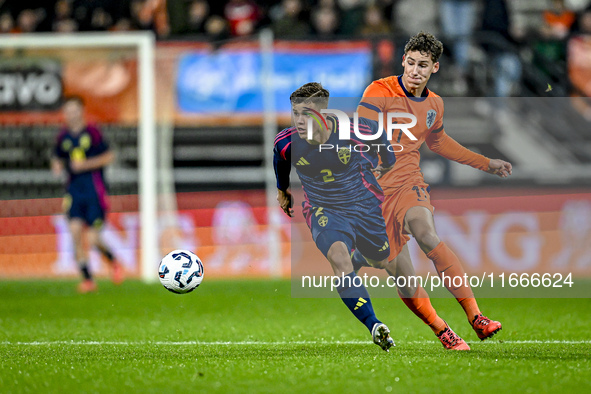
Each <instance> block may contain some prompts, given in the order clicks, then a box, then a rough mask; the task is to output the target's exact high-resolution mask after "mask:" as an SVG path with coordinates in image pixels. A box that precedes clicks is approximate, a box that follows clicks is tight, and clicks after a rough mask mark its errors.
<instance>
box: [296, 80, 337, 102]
mask: <svg viewBox="0 0 591 394" xmlns="http://www.w3.org/2000/svg"><path fill="white" fill-rule="evenodd" d="M329 95H330V93H329V92H328V90H326V89H324V88H323V87H322V85H321V84H320V83H318V82H308V83H307V84H305V85H302V86H300V87H299V88H298V89H297V90H296V91H295V92H293V93H292V94H291V96H289V101H291V103H292V104H301V103H305V102H314V103H318V104H319V106H320V107H322V108H326V107H327V106H328V97H329Z"/></svg>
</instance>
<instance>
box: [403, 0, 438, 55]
mask: <svg viewBox="0 0 591 394" xmlns="http://www.w3.org/2000/svg"><path fill="white" fill-rule="evenodd" d="M438 15H439V12H438V7H437V0H398V1H397V2H396V4H395V7H394V18H393V21H392V23H393V25H394V27H395V28H396V29H400V30H402V31H403V32H404V35H405V36H414V35H415V34H417V33H418V32H419V31H421V30H423V29H425V30H429V33H431V34H434V35H438V32H439V30H438V29H437V26H438V23H437V18H438ZM401 57H402V56H401Z"/></svg>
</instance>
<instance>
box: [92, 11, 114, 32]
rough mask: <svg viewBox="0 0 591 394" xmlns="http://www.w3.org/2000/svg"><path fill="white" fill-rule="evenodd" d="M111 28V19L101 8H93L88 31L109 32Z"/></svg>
mask: <svg viewBox="0 0 591 394" xmlns="http://www.w3.org/2000/svg"><path fill="white" fill-rule="evenodd" d="M111 26H113V17H112V16H111V14H109V13H108V12H107V11H106V10H104V9H102V8H95V9H94V10H93V11H92V15H91V16H90V29H91V30H92V31H104V30H109V29H110V28H111Z"/></svg>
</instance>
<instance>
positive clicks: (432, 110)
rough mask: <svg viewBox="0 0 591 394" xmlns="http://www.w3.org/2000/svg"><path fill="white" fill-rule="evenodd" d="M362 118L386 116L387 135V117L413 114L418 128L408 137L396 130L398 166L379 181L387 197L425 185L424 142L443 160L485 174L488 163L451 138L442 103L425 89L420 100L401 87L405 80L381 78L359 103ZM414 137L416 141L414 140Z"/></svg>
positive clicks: (407, 120) (396, 119)
mask: <svg viewBox="0 0 591 394" xmlns="http://www.w3.org/2000/svg"><path fill="white" fill-rule="evenodd" d="M357 112H358V114H359V116H360V117H364V118H368V119H373V120H376V121H379V116H380V113H383V114H384V115H383V125H384V132H386V130H387V124H388V119H387V116H386V115H385V114H387V113H405V114H412V115H414V117H415V118H416V124H415V125H414V126H412V127H408V131H409V132H410V133H409V134H411V135H408V134H407V133H406V132H404V130H402V129H394V130H393V132H392V138H391V139H390V143H391V144H392V145H394V149H395V151H396V165H395V166H394V169H393V170H392V171H390V172H388V173H386V174H385V175H384V176H382V178H381V179H380V180H379V182H380V185H381V186H382V189H383V190H384V193H385V194H392V193H394V192H395V191H396V189H398V188H400V187H401V186H403V185H405V184H409V183H416V184H420V183H424V180H423V174H422V173H421V169H420V167H419V163H420V160H421V155H420V153H419V148H420V147H421V145H422V144H423V142H427V146H428V147H429V148H430V149H431V150H432V151H434V152H436V153H439V154H440V155H441V156H443V157H445V158H447V159H450V160H454V161H457V162H459V163H462V164H468V165H471V166H472V167H475V168H478V169H480V170H483V171H486V170H487V169H488V164H489V161H490V160H489V159H487V158H486V157H484V156H482V155H479V154H477V153H474V152H472V151H470V150H469V149H466V148H465V147H463V146H462V145H460V144H458V143H457V142H456V141H455V140H453V139H452V138H451V137H449V136H448V135H447V134H446V133H445V130H444V129H443V99H442V98H441V97H439V96H438V95H436V94H435V93H433V92H431V91H430V90H429V89H427V88H425V89H424V91H423V94H422V96H421V97H414V96H413V95H412V94H410V93H409V92H408V91H407V90H406V89H405V87H404V85H403V84H402V76H392V77H387V78H382V79H379V80H377V81H374V82H372V83H371V84H370V85H369V86H368V87H367V89H365V92H364V93H363V98H362V99H361V102H360V103H359V106H358V108H357ZM392 120H393V121H392V122H391V123H398V124H408V123H411V122H413V119H412V118H411V117H409V116H404V115H401V116H396V117H394V118H393V119H392ZM412 137H414V138H415V139H416V140H413V138H412Z"/></svg>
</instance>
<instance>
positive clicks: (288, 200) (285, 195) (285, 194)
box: [277, 189, 293, 217]
mask: <svg viewBox="0 0 591 394" xmlns="http://www.w3.org/2000/svg"><path fill="white" fill-rule="evenodd" d="M277 201H278V202H279V206H280V207H281V209H283V212H285V214H286V215H287V216H289V217H292V215H293V209H291V208H292V207H293V198H292V197H291V193H290V192H289V190H286V191H283V190H279V189H277Z"/></svg>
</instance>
